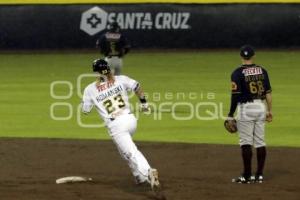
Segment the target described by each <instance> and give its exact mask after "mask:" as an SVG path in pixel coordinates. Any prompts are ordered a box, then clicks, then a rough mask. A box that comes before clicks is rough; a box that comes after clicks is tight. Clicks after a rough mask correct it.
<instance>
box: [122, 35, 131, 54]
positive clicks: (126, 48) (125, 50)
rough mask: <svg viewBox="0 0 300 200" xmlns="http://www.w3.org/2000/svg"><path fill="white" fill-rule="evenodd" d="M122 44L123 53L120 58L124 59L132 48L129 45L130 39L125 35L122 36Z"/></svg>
mask: <svg viewBox="0 0 300 200" xmlns="http://www.w3.org/2000/svg"><path fill="white" fill-rule="evenodd" d="M120 43H121V51H122V52H121V55H120V56H121V57H122V56H124V55H126V54H127V53H128V52H129V51H130V47H131V46H130V44H129V41H128V39H127V38H126V37H125V36H124V35H122V36H121V41H120Z"/></svg>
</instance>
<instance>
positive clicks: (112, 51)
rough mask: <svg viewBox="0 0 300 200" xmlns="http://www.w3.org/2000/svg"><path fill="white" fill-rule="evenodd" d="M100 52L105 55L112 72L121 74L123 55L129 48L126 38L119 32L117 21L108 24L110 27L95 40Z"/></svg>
mask: <svg viewBox="0 0 300 200" xmlns="http://www.w3.org/2000/svg"><path fill="white" fill-rule="evenodd" d="M96 46H97V47H99V48H100V52H101V53H102V54H103V55H104V56H105V60H106V61H107V62H108V65H109V67H110V68H111V70H112V73H113V74H115V75H120V74H121V69H122V67H123V60H122V57H124V56H125V55H126V54H127V53H128V52H129V50H130V44H129V42H128V39H127V38H126V37H125V36H124V34H122V33H121V32H120V26H119V24H118V23H117V22H113V23H112V24H110V29H109V31H107V32H106V33H104V34H103V35H101V36H100V38H99V39H98V40H97V42H96Z"/></svg>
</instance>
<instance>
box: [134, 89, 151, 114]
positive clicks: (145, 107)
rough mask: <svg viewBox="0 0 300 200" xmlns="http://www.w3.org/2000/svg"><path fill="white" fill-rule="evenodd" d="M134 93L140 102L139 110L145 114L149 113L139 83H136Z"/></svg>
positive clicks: (149, 110)
mask: <svg viewBox="0 0 300 200" xmlns="http://www.w3.org/2000/svg"><path fill="white" fill-rule="evenodd" d="M135 94H136V96H137V97H138V98H139V100H140V103H141V111H142V112H144V113H145V114H150V113H151V109H150V107H149V105H148V103H147V99H146V97H145V93H144V91H143V89H142V87H141V86H140V84H138V85H137V88H136V90H135Z"/></svg>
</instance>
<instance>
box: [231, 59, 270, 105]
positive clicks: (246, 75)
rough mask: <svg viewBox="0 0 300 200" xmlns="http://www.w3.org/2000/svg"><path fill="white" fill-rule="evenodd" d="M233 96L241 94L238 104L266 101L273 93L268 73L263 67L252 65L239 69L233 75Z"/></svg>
mask: <svg viewBox="0 0 300 200" xmlns="http://www.w3.org/2000/svg"><path fill="white" fill-rule="evenodd" d="M231 84H232V89H231V91H232V94H239V95H238V96H239V97H238V102H240V103H245V102H251V101H253V100H254V99H265V98H266V94H267V93H270V92H271V91H272V89H271V85H270V81H269V76H268V72H267V71H266V70H265V69H264V68H263V67H261V66H258V65H255V64H251V65H242V66H240V67H238V68H237V69H236V70H234V72H233V73H232V75H231Z"/></svg>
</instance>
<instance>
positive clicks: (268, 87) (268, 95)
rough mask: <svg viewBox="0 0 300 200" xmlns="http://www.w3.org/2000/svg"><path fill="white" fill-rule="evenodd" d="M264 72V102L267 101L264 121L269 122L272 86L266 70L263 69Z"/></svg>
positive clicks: (270, 118)
mask: <svg viewBox="0 0 300 200" xmlns="http://www.w3.org/2000/svg"><path fill="white" fill-rule="evenodd" d="M264 74H265V90H266V102H267V113H266V121H267V122H271V121H272V120H273V113H272V88H271V84H270V80H269V75H268V72H267V71H265V70H264Z"/></svg>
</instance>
